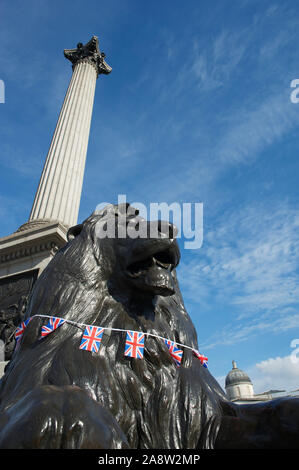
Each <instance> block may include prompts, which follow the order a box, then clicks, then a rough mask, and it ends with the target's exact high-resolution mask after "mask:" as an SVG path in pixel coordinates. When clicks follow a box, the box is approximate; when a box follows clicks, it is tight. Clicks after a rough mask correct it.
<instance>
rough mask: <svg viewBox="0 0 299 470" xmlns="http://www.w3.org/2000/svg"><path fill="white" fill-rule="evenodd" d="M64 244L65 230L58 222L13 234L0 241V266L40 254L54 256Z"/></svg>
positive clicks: (65, 239)
mask: <svg viewBox="0 0 299 470" xmlns="http://www.w3.org/2000/svg"><path fill="white" fill-rule="evenodd" d="M66 242H67V236H66V228H65V227H64V226H63V225H62V224H60V223H59V222H56V223H53V222H52V223H50V224H47V225H42V226H41V225H38V226H36V227H35V228H31V229H30V230H24V231H20V232H15V233H13V234H11V235H9V236H7V237H3V238H1V239H0V265H3V264H6V263H10V262H12V261H15V260H18V259H20V258H26V257H29V256H31V257H32V256H36V255H38V254H41V253H45V255H46V254H51V255H53V256H54V254H55V253H56V252H57V251H58V250H59V249H60V248H62V247H63V246H64V245H65V243H66Z"/></svg>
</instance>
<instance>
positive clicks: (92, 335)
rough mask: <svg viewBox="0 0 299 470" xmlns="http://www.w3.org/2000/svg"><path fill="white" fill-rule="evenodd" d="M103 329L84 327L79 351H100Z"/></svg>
mask: <svg viewBox="0 0 299 470" xmlns="http://www.w3.org/2000/svg"><path fill="white" fill-rule="evenodd" d="M103 332H104V328H102V327H100V326H86V328H85V330H84V333H83V336H82V339H81V344H80V346H79V349H84V350H85V351H91V352H95V353H97V352H98V351H99V349H100V345H101V341H102V336H103Z"/></svg>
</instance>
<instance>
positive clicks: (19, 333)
mask: <svg viewBox="0 0 299 470" xmlns="http://www.w3.org/2000/svg"><path fill="white" fill-rule="evenodd" d="M31 318H32V317H30V318H27V320H25V321H23V322H22V323H21V324H20V325H19V326H18V327H17V329H16V331H15V339H16V342H17V343H19V342H20V340H21V338H22V336H23V333H24V331H25V328H26V326H27V325H28V323H29V322H30V320H31Z"/></svg>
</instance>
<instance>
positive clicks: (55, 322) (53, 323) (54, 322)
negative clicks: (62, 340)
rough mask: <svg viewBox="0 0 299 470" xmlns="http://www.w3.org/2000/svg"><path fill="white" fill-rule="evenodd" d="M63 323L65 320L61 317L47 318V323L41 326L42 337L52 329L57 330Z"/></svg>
mask: <svg viewBox="0 0 299 470" xmlns="http://www.w3.org/2000/svg"><path fill="white" fill-rule="evenodd" d="M64 323H65V320H63V319H62V318H56V317H51V318H50V320H49V323H47V325H44V326H43V327H42V332H41V335H42V338H45V336H47V335H48V334H49V333H52V331H55V330H57V328H58V327H59V326H61V325H63V324H64Z"/></svg>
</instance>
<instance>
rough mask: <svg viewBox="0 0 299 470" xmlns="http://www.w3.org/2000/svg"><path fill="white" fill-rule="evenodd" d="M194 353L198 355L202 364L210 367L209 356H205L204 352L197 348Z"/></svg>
mask: <svg viewBox="0 0 299 470" xmlns="http://www.w3.org/2000/svg"><path fill="white" fill-rule="evenodd" d="M193 354H194V356H195V357H197V359H199V360H200V362H201V364H202V365H203V366H204V367H206V368H207V367H208V358H207V357H206V356H204V355H203V354H200V352H199V351H197V349H193Z"/></svg>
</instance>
